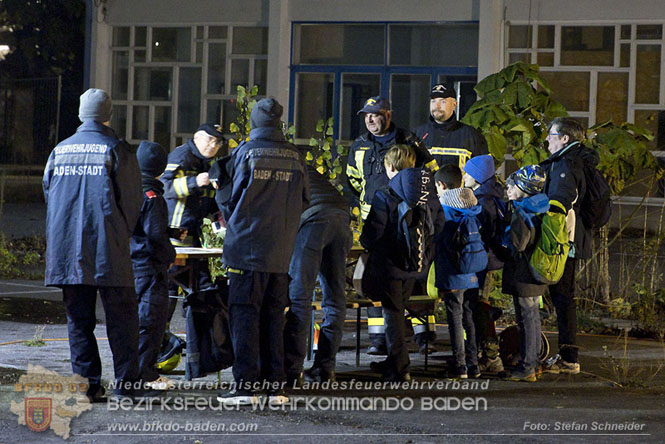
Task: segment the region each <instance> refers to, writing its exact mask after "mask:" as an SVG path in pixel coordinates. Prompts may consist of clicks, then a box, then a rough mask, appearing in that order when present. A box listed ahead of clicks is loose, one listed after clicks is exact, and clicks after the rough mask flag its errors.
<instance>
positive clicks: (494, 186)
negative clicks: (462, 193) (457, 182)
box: [473, 177, 503, 199]
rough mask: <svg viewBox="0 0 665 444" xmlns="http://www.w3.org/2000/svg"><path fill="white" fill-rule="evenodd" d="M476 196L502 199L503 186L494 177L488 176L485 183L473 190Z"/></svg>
mask: <svg viewBox="0 0 665 444" xmlns="http://www.w3.org/2000/svg"><path fill="white" fill-rule="evenodd" d="M473 194H475V195H476V197H480V196H493V197H498V198H499V199H503V187H502V186H501V184H500V183H499V182H497V180H496V177H490V178H489V179H488V180H487V181H486V182H485V183H483V184H482V185H480V186H479V187H478V188H476V189H475V190H473Z"/></svg>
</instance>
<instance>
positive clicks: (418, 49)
mask: <svg viewBox="0 0 665 444" xmlns="http://www.w3.org/2000/svg"><path fill="white" fill-rule="evenodd" d="M389 28H390V64H391V65H409V66H411V65H418V66H476V65H477V64H478V25H476V24H471V23H469V24H466V23H462V24H457V23H451V24H446V25H390V27H389ZM450 42H454V46H453V45H451V44H450Z"/></svg>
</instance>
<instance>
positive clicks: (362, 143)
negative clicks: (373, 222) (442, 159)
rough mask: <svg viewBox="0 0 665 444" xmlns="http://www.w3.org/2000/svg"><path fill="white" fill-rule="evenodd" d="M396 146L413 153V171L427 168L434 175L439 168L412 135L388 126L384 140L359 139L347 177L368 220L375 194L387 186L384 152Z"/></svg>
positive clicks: (353, 146) (369, 135) (351, 153)
mask: <svg viewBox="0 0 665 444" xmlns="http://www.w3.org/2000/svg"><path fill="white" fill-rule="evenodd" d="M396 144H405V145H409V146H410V147H411V148H413V150H414V151H415V153H416V167H418V168H425V167H426V168H428V169H429V170H430V171H431V172H435V171H436V170H437V169H438V166H437V164H436V162H435V161H434V159H433V158H432V156H431V155H430V154H429V153H428V152H427V148H425V146H424V145H423V144H422V142H421V141H420V139H418V138H417V137H416V136H415V135H414V134H413V133H412V132H410V131H408V130H404V129H402V128H397V127H395V125H394V124H392V125H391V127H390V129H389V131H388V134H387V136H386V137H385V138H381V140H377V138H376V137H375V136H374V135H373V134H372V133H369V132H367V133H365V134H363V135H362V136H360V137H358V138H357V139H356V140H355V141H354V142H353V143H352V144H351V147H350V148H349V157H348V160H347V165H346V175H347V177H348V180H349V184H350V185H351V188H352V191H353V192H354V193H356V194H357V195H358V199H359V200H360V215H361V216H362V218H363V220H364V219H367V215H368V214H369V209H370V206H371V204H372V201H373V200H374V193H376V191H377V190H379V189H381V188H385V187H387V186H388V176H387V175H386V167H385V166H384V165H383V158H384V157H385V156H386V152H388V150H389V149H390V148H391V147H392V146H393V145H396Z"/></svg>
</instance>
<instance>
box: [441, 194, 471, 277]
mask: <svg viewBox="0 0 665 444" xmlns="http://www.w3.org/2000/svg"><path fill="white" fill-rule="evenodd" d="M439 200H440V201H441V207H442V208H443V213H444V214H445V217H446V223H445V225H444V227H443V233H442V234H441V236H439V237H438V238H437V241H436V256H435V259H434V268H435V285H436V288H438V289H440V290H462V289H467V288H478V277H477V276H476V274H475V273H460V272H459V271H458V269H457V268H456V267H455V265H454V264H453V263H452V261H451V257H452V255H453V254H454V253H453V252H451V251H450V249H449V248H448V246H449V245H452V243H453V242H452V238H453V236H454V235H455V233H456V232H457V228H458V227H459V225H460V223H461V222H462V219H463V218H464V217H475V218H478V216H479V215H480V212H481V210H482V207H481V206H480V205H479V204H478V201H477V200H476V198H475V197H474V195H473V192H472V191H471V190H470V189H468V188H453V189H450V190H445V191H444V192H443V194H442V195H441V197H440V199H439ZM479 225H480V223H479ZM481 229H482V228H481Z"/></svg>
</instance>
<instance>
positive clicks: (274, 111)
mask: <svg viewBox="0 0 665 444" xmlns="http://www.w3.org/2000/svg"><path fill="white" fill-rule="evenodd" d="M283 111H284V109H283V108H282V105H280V104H279V102H278V101H277V100H275V99H273V98H272V97H269V98H266V99H261V100H259V101H258V102H257V104H256V105H254V108H252V113H251V114H250V116H249V122H250V124H251V128H252V129H254V128H263V127H275V128H279V122H280V120H279V119H280V118H281V117H282V112H283Z"/></svg>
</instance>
